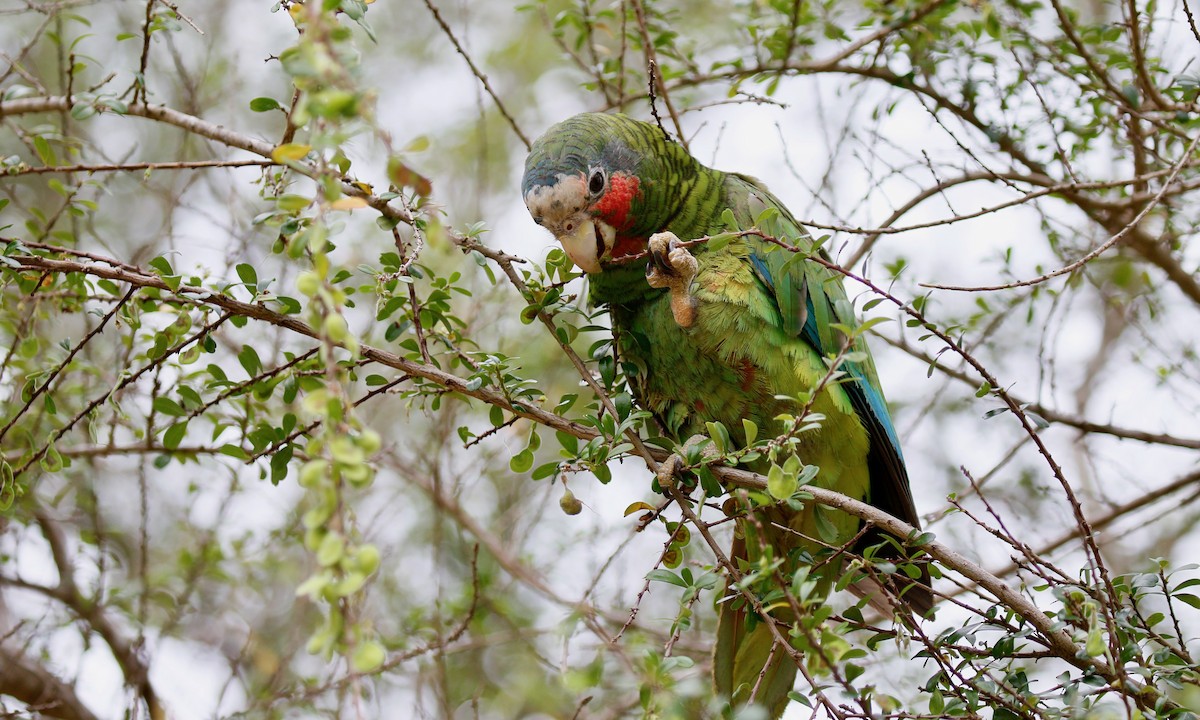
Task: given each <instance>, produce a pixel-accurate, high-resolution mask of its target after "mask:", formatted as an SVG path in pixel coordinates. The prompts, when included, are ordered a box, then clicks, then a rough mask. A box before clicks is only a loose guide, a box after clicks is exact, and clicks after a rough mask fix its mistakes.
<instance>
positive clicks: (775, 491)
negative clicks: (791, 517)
mask: <svg viewBox="0 0 1200 720" xmlns="http://www.w3.org/2000/svg"><path fill="white" fill-rule="evenodd" d="M796 487H797V483H796V476H795V475H789V474H788V473H785V472H784V471H783V468H781V467H779V466H778V465H771V469H770V470H769V471H768V472H767V492H768V493H770V494H771V497H773V498H775V499H776V500H786V499H787V498H790V497H791V496H792V493H794V492H796Z"/></svg>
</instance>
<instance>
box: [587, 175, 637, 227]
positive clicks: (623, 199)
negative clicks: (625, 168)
mask: <svg viewBox="0 0 1200 720" xmlns="http://www.w3.org/2000/svg"><path fill="white" fill-rule="evenodd" d="M640 184H641V181H640V180H638V177H637V176H636V175H626V174H625V173H623V172H615V173H613V174H612V175H611V176H609V178H608V192H606V193H604V196H603V197H601V198H600V199H599V200H598V201H597V202H596V204H595V205H593V206H592V208H591V209H592V211H593V212H595V213H596V214H597V215H599V216H600V218H601V219H602V220H604V222H606V223H608V224H609V225H612V226H613V227H614V228H616V230H617V234H618V235H619V234H621V233H622V232H623V231H625V230H628V229H629V226H630V225H632V224H633V221H634V218H633V217H631V216H630V215H629V209H630V206H631V205H632V204H633V199H634V198H636V197H637V196H638V195H640V194H641V190H640V189H639V188H638V186H639V185H640Z"/></svg>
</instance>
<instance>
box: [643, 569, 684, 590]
mask: <svg viewBox="0 0 1200 720" xmlns="http://www.w3.org/2000/svg"><path fill="white" fill-rule="evenodd" d="M646 579H647V580H653V581H657V582H665V583H669V584H671V585H676V586H678V587H681V588H686V587H688V584H687V583H686V582H684V580H683V578H681V577H679V576H678V575H676V574H675V573H673V572H671V571H670V570H663V569H662V568H656V569H654V570H651V571H650V572H648V573H646Z"/></svg>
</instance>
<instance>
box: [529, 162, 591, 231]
mask: <svg viewBox="0 0 1200 720" xmlns="http://www.w3.org/2000/svg"><path fill="white" fill-rule="evenodd" d="M525 207H527V208H529V214H530V215H533V217H534V219H535V220H536V221H537V222H538V223H539V224H541V225H544V226H545V227H547V228H549V229H550V231H551V232H553V233H554V234H555V235H558V234H559V233H558V226H559V225H561V224H562V221H563V220H565V219H567V218H568V217H570V216H572V215H575V214H576V213H578V212H580V211H582V210H584V209H586V208H587V185H586V184H585V183H584V179H583V176H582V175H567V174H566V173H563V174H560V175H559V176H558V182H556V183H554V184H553V185H539V186H537V187H534V188H530V190H529V192H527V193H526V194H525Z"/></svg>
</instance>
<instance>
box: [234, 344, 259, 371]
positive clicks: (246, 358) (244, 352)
mask: <svg viewBox="0 0 1200 720" xmlns="http://www.w3.org/2000/svg"><path fill="white" fill-rule="evenodd" d="M238 362H240V363H241V364H242V368H244V369H245V370H246V374H247V375H249V376H250V377H254V376H256V375H258V374H259V373H260V372H262V360H259V358H258V351H256V350H255V349H254V348H252V347H250V346H249V345H243V346H242V349H241V352H239V353H238Z"/></svg>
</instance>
